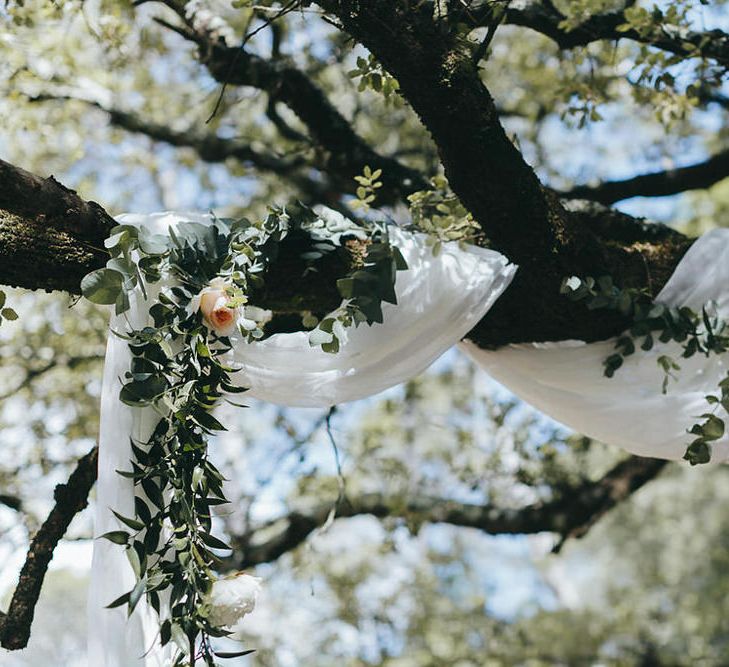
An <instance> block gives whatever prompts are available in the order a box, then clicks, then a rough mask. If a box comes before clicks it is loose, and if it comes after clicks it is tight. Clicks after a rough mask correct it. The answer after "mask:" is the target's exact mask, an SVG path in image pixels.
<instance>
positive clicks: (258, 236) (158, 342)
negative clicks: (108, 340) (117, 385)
mask: <svg viewBox="0 0 729 667" xmlns="http://www.w3.org/2000/svg"><path fill="white" fill-rule="evenodd" d="M291 234H298V235H304V236H306V237H308V239H309V242H310V243H309V249H308V250H307V251H306V252H305V253H304V256H303V259H304V260H305V263H306V266H307V270H315V269H316V264H317V262H318V261H319V260H320V259H321V258H322V257H324V256H325V255H327V254H329V253H332V252H340V253H344V254H346V255H347V258H348V259H349V263H350V265H352V266H353V268H352V270H351V271H350V273H349V274H348V275H347V276H346V277H344V278H342V279H341V280H339V281H338V283H337V286H338V288H339V291H340V293H341V294H342V297H343V303H342V306H341V307H340V308H339V310H338V311H336V312H335V313H333V314H331V315H330V316H328V317H326V318H324V319H323V320H322V321H321V322H320V323H318V324H317V325H316V327H315V329H314V330H313V331H311V332H310V334H309V340H310V343H311V344H312V345H321V347H322V349H323V350H324V351H325V352H336V351H337V350H338V349H339V344H340V342H341V341H342V340H343V338H344V336H345V335H346V328H347V327H350V326H357V325H359V324H361V323H367V324H373V323H375V322H381V321H382V310H381V303H382V301H389V302H392V303H395V301H396V299H395V292H394V284H395V276H396V272H397V270H398V269H404V268H406V265H405V262H404V260H403V258H402V256H401V255H400V253H399V251H398V250H397V248H395V247H394V246H392V245H390V243H389V238H388V235H387V228H386V226H384V225H380V224H375V223H368V224H367V225H366V226H363V225H355V224H354V223H353V222H351V221H349V220H347V219H345V218H344V217H343V216H340V215H339V214H336V213H334V212H332V211H328V210H326V211H322V212H321V213H320V214H316V213H314V212H313V211H310V210H308V209H303V208H300V209H297V212H296V213H295V214H292V215H289V214H288V213H287V212H286V211H285V210H283V209H272V210H271V211H270V213H269V215H268V216H267V217H266V218H265V219H264V220H261V221H257V222H250V221H248V220H246V219H241V220H227V219H215V220H213V221H212V222H211V224H209V225H203V224H198V223H191V222H184V223H180V224H178V225H177V226H175V227H174V229H173V228H170V230H169V236H166V235H164V236H163V235H155V234H152V233H151V232H149V230H147V229H145V228H144V227H142V228H137V227H134V226H130V225H119V226H117V227H116V228H115V229H114V230H113V231H112V236H111V237H110V238H109V239H108V240H107V242H106V247H107V248H108V249H109V252H110V254H111V259H110V260H109V261H108V263H107V266H106V268H104V269H100V270H97V271H95V272H93V273H91V274H89V275H88V276H86V278H84V280H83V283H82V290H83V293H84V295H85V296H86V298H88V299H89V300H91V301H93V302H94V303H100V304H109V305H114V306H115V310H116V313H117V314H122V313H125V312H126V311H128V310H129V309H130V304H131V302H132V300H136V299H138V298H140V297H143V298H144V299H146V300H147V301H146V303H149V304H151V305H150V307H149V314H150V316H151V318H152V321H153V326H146V327H143V328H142V329H139V330H131V331H128V332H125V333H122V332H117V333H116V335H119V336H121V337H122V338H124V339H125V340H127V341H128V344H129V348H130V350H131V353H132V362H131V367H130V369H129V371H128V372H127V373H126V376H125V378H124V380H125V381H124V384H123V387H122V389H121V393H120V400H121V401H122V402H123V403H125V404H127V405H130V406H134V407H139V408H142V407H146V408H153V409H155V410H156V411H157V413H158V414H159V422H158V423H157V426H156V428H155V429H154V432H153V433H152V436H151V437H150V438H149V440H148V441H147V442H132V443H131V445H132V450H133V454H134V459H133V460H132V462H131V471H130V472H120V473H119V474H121V475H124V476H126V477H129V478H131V479H132V480H133V481H134V484H135V488H136V490H137V491H136V498H135V515H134V516H133V517H127V516H122V515H120V514H117V513H115V515H116V517H117V519H118V520H119V521H120V522H121V524H123V525H124V528H123V529H120V530H115V531H112V532H110V533H107V534H106V535H104V537H105V538H106V539H108V540H111V541H112V542H114V543H116V544H119V545H121V546H124V547H125V548H126V553H127V555H128V557H129V561H130V563H131V566H132V568H133V569H134V572H135V574H136V576H137V583H136V585H135V586H134V588H133V589H132V590H130V591H128V592H126V593H124V595H122V596H121V597H119V598H118V599H116V600H114V601H112V602H111V603H110V604H109V607H117V606H122V605H127V606H128V609H129V613H131V612H132V610H133V609H134V608H135V606H136V605H137V604H138V602H139V600H140V599H141V597H142V596H143V595H146V597H147V600H148V601H149V603H150V605H151V606H152V607H153V608H154V609H155V610H156V611H157V612H158V613H160V611H161V594H162V592H163V591H165V592H168V593H169V608H170V609H169V615H166V614H161V615H160V635H159V637H160V642H161V644H162V645H167V644H169V643H170V642H172V643H173V644H174V645H175V646H176V648H175V654H174V659H173V665H174V666H175V667H177V666H181V665H194V664H195V663H196V661H197V660H201V661H203V662H204V664H206V665H215V664H216V662H215V660H216V658H223V657H235V656H239V655H244V654H246V653H248V652H250V651H242V652H237V653H225V654H222V653H217V654H216V653H215V651H214V649H213V646H212V643H211V640H212V639H213V638H215V637H221V636H226V635H227V634H229V633H228V631H226V630H225V629H224V628H221V627H217V626H216V625H215V624H213V623H212V622H211V620H210V618H211V613H212V611H213V610H212V602H211V592H212V588H213V585H214V583H215V581H216V578H215V575H214V572H213V570H214V567H215V566H216V564H218V563H219V556H218V552H219V551H220V550H228V549H229V547H228V546H227V545H226V544H225V542H223V541H222V540H220V539H219V538H217V537H215V536H214V535H213V534H212V529H213V525H212V523H213V522H212V516H213V513H212V510H213V508H214V507H215V506H217V505H221V504H224V503H225V502H227V500H226V498H225V495H224V491H223V481H224V479H223V476H222V474H221V473H220V471H219V470H218V469H217V468H216V467H215V465H214V464H213V463H212V462H211V461H210V460H209V457H208V438H209V437H210V436H211V435H213V434H215V433H216V432H219V431H222V430H225V427H224V426H223V425H222V424H221V423H220V422H219V421H218V420H217V419H216V418H215V417H214V416H213V415H212V410H213V408H214V407H215V406H216V405H218V404H219V403H220V402H221V401H223V400H228V401H229V398H228V397H229V396H230V395H231V394H236V393H241V392H244V391H246V389H245V388H244V387H239V386H236V385H235V384H234V382H233V380H232V377H231V374H232V373H233V372H234V371H235V369H234V368H232V367H230V366H229V365H227V364H226V362H225V358H226V354H227V353H228V352H229V351H230V350H231V347H232V345H233V341H231V337H233V336H239V337H240V338H241V339H243V340H245V341H248V342H254V341H256V340H259V339H261V338H262V337H264V336H265V335H266V334H265V327H266V320H267V317H266V315H267V313H266V311H263V310H262V309H260V308H256V307H254V306H251V305H249V298H250V297H251V296H252V295H254V294H255V293H256V291H257V290H258V289H260V288H261V286H262V285H263V281H264V279H265V275H266V271H267V270H268V269H269V268H270V267H271V266H272V265H273V264H274V263H275V260H276V257H277V254H278V248H279V246H280V244H281V243H282V242H283V241H284V239H285V238H286V237H287V236H288V235H291ZM231 322H232V324H233V326H232V327H231V326H230V324H231ZM213 616H214V614H213Z"/></svg>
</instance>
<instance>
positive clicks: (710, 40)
mask: <svg viewBox="0 0 729 667" xmlns="http://www.w3.org/2000/svg"><path fill="white" fill-rule="evenodd" d="M470 18H471V20H472V22H473V23H472V24H473V25H474V26H475V25H480V24H481V22H482V21H485V20H487V19H488V7H484V8H482V9H481V10H479V11H476V10H474V11H472V12H471V13H470ZM564 19H565V17H564V15H563V14H561V13H560V12H559V11H558V10H557V9H556V8H555V7H554V5H553V4H551V3H540V2H532V3H530V4H528V5H527V6H526V7H523V8H514V7H511V8H509V9H508V10H507V12H506V23H509V24H512V25H517V26H522V27H525V28H530V29H531V30H535V31H536V32H539V33H541V34H543V35H545V36H547V37H549V38H550V39H551V40H553V41H554V42H555V43H556V44H557V46H559V48H560V49H574V48H576V47H578V46H586V45H587V44H590V43H592V42H595V41H599V40H618V39H630V40H633V41H636V42H639V43H642V44H648V45H650V46H653V47H655V48H657V49H661V50H663V51H668V52H669V53H673V54H676V55H678V56H683V57H704V58H709V59H712V60H715V61H716V62H717V63H719V64H720V65H724V66H725V67H729V34H727V33H725V32H724V31H723V30H707V31H705V32H702V31H693V30H676V29H675V28H673V27H671V26H664V27H656V29H655V30H654V31H653V32H650V33H640V32H638V31H636V30H633V29H630V30H626V31H622V30H618V26H621V25H623V24H624V23H626V20H625V15H624V13H623V12H622V11H619V12H611V13H608V14H597V15H595V16H591V17H590V18H589V19H587V20H586V21H584V22H583V23H582V24H580V25H579V26H577V27H576V28H574V29H572V30H567V29H565V28H563V27H561V26H560V23H561V22H562V21H563V20H564Z"/></svg>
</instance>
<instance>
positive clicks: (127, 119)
mask: <svg viewBox="0 0 729 667" xmlns="http://www.w3.org/2000/svg"><path fill="white" fill-rule="evenodd" d="M27 98H28V100H29V101H31V102H46V101H72V102H80V103H83V104H87V105H89V106H90V107H92V108H95V109H99V110H100V111H103V112H105V113H106V114H107V115H108V116H109V122H110V123H111V124H112V125H114V126H116V127H119V128H121V129H123V130H126V131H127V132H133V133H136V134H142V135H144V136H147V137H149V138H150V139H152V140H154V141H159V142H162V143H166V144H169V145H170V146H175V147H177V148H189V149H191V150H193V151H195V152H196V153H197V154H198V156H199V157H200V159H201V160H203V161H204V162H208V163H221V162H225V161H226V160H229V159H234V160H238V161H240V162H242V163H244V164H246V165H249V166H252V167H254V168H255V169H257V170H259V171H263V172H269V173H272V174H276V175H277V176H280V177H281V178H283V179H285V180H286V181H287V182H289V183H290V184H292V185H293V186H294V187H296V188H297V189H298V190H299V191H300V192H301V193H302V195H304V197H305V199H306V203H308V204H310V205H314V204H326V205H327V206H331V207H332V208H336V209H338V210H340V211H341V212H343V213H345V214H349V213H350V212H349V211H348V210H347V209H346V207H343V206H342V204H341V203H340V201H339V196H338V194H339V193H337V192H336V191H335V189H333V188H332V187H331V186H329V185H328V184H327V183H324V182H321V181H316V180H314V179H312V178H309V177H308V176H306V175H304V173H303V172H302V168H304V167H306V166H308V163H307V161H306V160H304V159H303V158H300V157H295V158H292V159H285V158H282V157H278V156H276V155H273V154H270V153H262V152H260V151H257V150H255V149H253V148H252V147H251V146H250V145H249V144H248V143H247V142H243V141H237V140H235V139H221V138H220V137H218V136H215V135H214V134H209V133H208V134H201V133H199V132H197V131H196V130H195V129H194V128H190V129H188V130H185V131H177V130H172V129H171V128H170V127H168V126H167V125H162V124H160V123H155V122H152V121H148V120H146V119H144V118H141V117H140V116H139V115H138V114H135V113H132V112H129V111H123V110H121V109H117V108H114V107H109V106H106V105H104V104H102V103H101V102H100V101H98V100H93V99H88V98H84V97H83V95H81V94H80V93H78V92H77V91H71V92H60V93H41V94H37V95H29V96H27Z"/></svg>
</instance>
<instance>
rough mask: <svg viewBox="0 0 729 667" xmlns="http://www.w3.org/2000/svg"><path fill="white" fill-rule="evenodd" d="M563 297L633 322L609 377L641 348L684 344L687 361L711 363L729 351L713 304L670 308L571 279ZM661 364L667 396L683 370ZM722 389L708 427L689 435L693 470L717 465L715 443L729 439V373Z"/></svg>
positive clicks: (606, 284)
mask: <svg viewBox="0 0 729 667" xmlns="http://www.w3.org/2000/svg"><path fill="white" fill-rule="evenodd" d="M561 292H562V294H565V295H566V296H567V297H568V298H570V299H571V300H573V301H583V302H584V303H585V305H586V306H587V308H588V309H590V310H596V309H601V308H602V309H608V310H614V311H617V312H619V313H620V314H621V315H624V316H625V317H627V318H629V319H630V320H631V322H632V323H631V325H630V327H629V328H628V330H627V331H626V332H625V333H624V334H623V335H622V336H620V337H618V339H617V340H616V341H615V350H616V351H615V352H614V353H613V354H611V355H609V356H608V357H606V358H605V359H604V361H603V369H604V374H605V376H606V377H613V375H615V372H616V371H617V370H618V369H619V368H620V367H621V366H622V365H623V363H624V361H625V359H626V357H629V356H630V355H632V354H634V353H635V352H636V346H639V347H640V348H641V349H642V350H644V351H648V350H650V349H652V348H653V345H654V344H655V342H656V341H659V342H661V343H669V342H675V343H678V344H679V345H680V346H681V349H682V354H681V357H682V358H684V359H688V358H690V357H693V356H694V355H695V354H703V355H705V356H706V357H709V356H710V355H712V354H716V355H719V354H723V353H724V352H726V351H727V350H729V330H728V328H727V323H726V322H725V321H724V320H722V319H721V318H720V317H719V316H718V315H717V313H716V309H715V307H714V305H713V304H711V303H709V304H705V305H704V307H703V308H702V309H701V312H696V311H694V310H693V309H691V308H688V307H686V306H683V307H680V308H675V307H669V306H666V305H664V304H660V303H656V302H655V301H653V299H652V297H651V296H650V294H649V293H648V292H647V291H646V290H641V289H633V288H627V289H621V288H619V287H617V286H616V285H615V284H614V283H613V281H612V278H610V276H603V277H601V278H598V279H597V280H595V279H594V278H590V277H587V278H578V277H577V276H571V277H569V278H565V279H564V280H563V281H562V286H561ZM656 361H657V363H658V365H659V367H660V369H661V370H662V371H663V383H662V387H661V388H662V392H663V393H664V394H665V393H666V392H667V391H668V385H669V383H670V381H671V379H674V380H675V379H676V374H675V373H676V372H678V371H680V370H681V366H680V364H679V363H678V362H677V361H676V359H674V358H673V357H671V356H669V355H659V356H658V358H657V360H656ZM718 388H719V392H720V395H719V396H715V395H708V396H706V400H707V403H708V404H709V405H710V406H713V407H712V410H713V411H712V412H706V413H704V414H702V415H701V416H700V418H701V419H702V420H703V421H701V422H698V423H696V424H694V425H693V426H691V428H690V429H689V430H688V432H689V433H691V434H693V435H695V436H696V438H695V439H694V440H693V441H692V442H691V443H690V444H689V445H688V446H687V448H686V453H685V454H684V459H685V460H687V461H689V462H690V463H691V464H692V465H696V464H698V463H708V462H709V460H710V459H711V443H712V442H713V441H715V440H718V439H719V438H721V437H722V436H723V435H724V431H725V424H724V420H723V419H721V418H720V417H719V416H717V415H716V414H715V413H716V410H717V409H718V408H722V409H723V410H724V412H725V413H727V414H728V415H729V373H728V374H727V376H726V377H725V378H724V379H723V380H722V381H721V382H720V383H719V387H718Z"/></svg>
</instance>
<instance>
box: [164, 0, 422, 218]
mask: <svg viewBox="0 0 729 667" xmlns="http://www.w3.org/2000/svg"><path fill="white" fill-rule="evenodd" d="M164 4H166V5H167V6H169V7H171V8H172V9H173V10H175V11H176V13H177V14H178V16H179V17H180V19H181V20H183V21H187V23H186V25H185V26H184V27H181V26H174V25H172V24H170V23H168V22H162V23H163V25H165V26H166V27H168V28H173V29H174V30H175V31H176V32H177V33H178V34H181V35H182V36H183V37H185V38H186V39H188V40H190V41H192V42H194V43H195V44H197V46H198V48H199V52H200V61H201V62H202V63H203V64H204V65H206V66H207V68H208V71H209V72H210V74H211V75H212V76H213V78H215V80H216V81H218V82H220V83H222V84H224V85H235V86H251V87H253V88H258V89H259V90H263V91H266V92H267V93H268V95H269V96H270V98H271V100H273V101H274V102H282V103H284V104H285V105H286V106H288V107H289V108H290V109H291V110H292V111H293V112H294V113H295V114H296V116H297V117H298V118H299V120H301V121H302V123H304V125H305V126H306V127H307V129H308V131H309V133H310V135H311V140H312V141H313V142H314V144H315V145H316V146H318V147H319V149H320V153H321V154H320V156H319V160H320V162H321V165H322V168H323V170H325V171H326V172H327V173H328V174H330V176H332V177H334V178H335V179H337V178H338V179H342V178H344V179H347V181H348V184H349V188H348V189H349V190H352V189H353V183H352V179H353V178H354V176H357V175H359V174H361V173H362V171H363V169H364V167H365V166H366V165H369V166H370V167H372V168H373V169H382V171H383V175H382V182H383V188H382V190H381V191H380V193H378V194H379V196H380V201H381V202H382V203H383V204H392V203H395V202H396V201H400V200H404V199H405V198H406V196H407V195H408V194H411V193H412V192H415V191H417V190H423V189H427V188H429V187H430V185H429V183H428V181H427V180H426V179H424V178H423V176H422V174H420V173H419V172H418V171H416V170H414V169H410V168H409V167H406V166H405V165H403V164H401V163H400V162H398V161H397V160H396V159H394V158H391V157H385V156H382V155H380V154H379V153H377V152H376V151H374V150H373V149H372V148H371V147H370V146H369V145H368V144H367V143H366V142H365V141H364V140H363V139H362V138H361V137H360V136H359V135H358V134H357V133H356V132H355V131H354V130H353V129H352V126H351V124H350V123H349V121H348V120H347V119H346V118H344V116H342V114H341V113H339V111H338V110H337V109H336V108H335V107H334V106H333V105H332V103H331V102H330V101H329V100H328V99H327V97H326V95H325V94H324V92H323V91H322V90H321V89H320V88H319V87H318V86H317V85H316V84H315V83H314V82H313V81H312V80H311V79H310V78H309V77H308V76H307V75H306V74H305V73H304V72H302V71H301V70H299V69H298V68H296V67H295V66H294V65H293V64H292V63H291V62H290V61H289V60H287V59H285V58H279V59H277V60H266V59H265V58H261V57H259V56H257V55H255V54H252V53H249V52H248V51H246V50H245V49H244V48H242V47H230V46H228V45H227V44H225V42H224V41H222V40H220V39H218V38H217V37H216V36H215V35H211V34H209V33H207V32H206V31H205V30H204V29H201V28H199V27H196V26H195V25H194V22H193V21H191V20H189V19H187V18H186V16H185V13H184V10H181V9H180V8H179V7H178V6H177V5H176V4H175V3H174V2H171V3H170V2H165V3H164Z"/></svg>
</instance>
